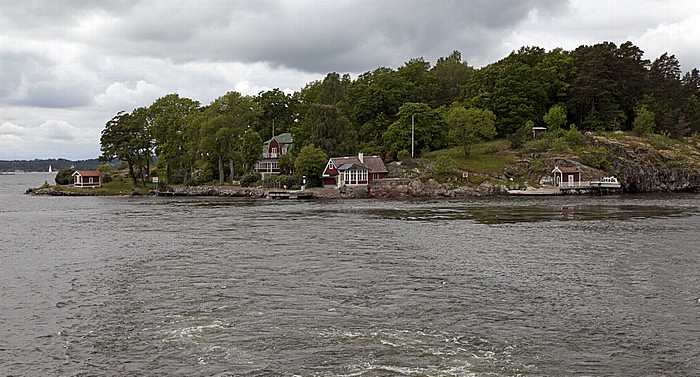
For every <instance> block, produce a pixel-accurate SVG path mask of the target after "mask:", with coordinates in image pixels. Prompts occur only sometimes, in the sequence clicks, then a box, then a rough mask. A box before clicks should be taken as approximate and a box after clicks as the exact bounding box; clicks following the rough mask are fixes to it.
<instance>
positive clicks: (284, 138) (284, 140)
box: [270, 132, 294, 144]
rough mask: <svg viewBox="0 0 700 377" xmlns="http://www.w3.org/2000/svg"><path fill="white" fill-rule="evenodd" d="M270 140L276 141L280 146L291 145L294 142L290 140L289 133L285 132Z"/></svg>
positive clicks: (290, 135)
mask: <svg viewBox="0 0 700 377" xmlns="http://www.w3.org/2000/svg"><path fill="white" fill-rule="evenodd" d="M272 139H275V140H277V142H278V143H280V144H291V143H293V142H294V141H293V140H292V134H290V133H289V132H285V133H282V134H279V135H277V136H275V137H273V138H272ZM272 139H270V141H271V140H272Z"/></svg>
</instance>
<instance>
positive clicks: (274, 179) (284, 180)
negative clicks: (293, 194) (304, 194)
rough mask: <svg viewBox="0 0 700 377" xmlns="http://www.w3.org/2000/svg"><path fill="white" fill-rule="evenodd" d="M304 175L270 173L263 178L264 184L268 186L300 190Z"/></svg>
mask: <svg viewBox="0 0 700 377" xmlns="http://www.w3.org/2000/svg"><path fill="white" fill-rule="evenodd" d="M301 182H302V177H301V176H298V175H268V176H267V177H265V179H263V181H262V185H263V187H266V188H280V189H282V188H285V187H286V188H287V189H288V190H298V189H300V188H301Z"/></svg>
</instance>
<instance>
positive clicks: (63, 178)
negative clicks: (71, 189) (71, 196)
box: [55, 169, 75, 185]
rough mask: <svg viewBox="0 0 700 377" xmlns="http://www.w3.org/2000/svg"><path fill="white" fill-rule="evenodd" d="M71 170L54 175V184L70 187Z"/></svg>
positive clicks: (71, 182) (71, 179)
mask: <svg viewBox="0 0 700 377" xmlns="http://www.w3.org/2000/svg"><path fill="white" fill-rule="evenodd" d="M73 173H75V171H74V170H73V169H63V170H59V171H58V173H56V178H55V180H56V184H57V185H70V184H73Z"/></svg>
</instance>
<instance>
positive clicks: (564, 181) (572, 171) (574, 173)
mask: <svg viewBox="0 0 700 377" xmlns="http://www.w3.org/2000/svg"><path fill="white" fill-rule="evenodd" d="M581 173H582V172H581V168H579V167H578V166H562V167H559V166H555V167H554V170H552V174H553V175H554V177H553V178H554V185H555V186H557V187H577V186H580V185H581V182H582V179H581Z"/></svg>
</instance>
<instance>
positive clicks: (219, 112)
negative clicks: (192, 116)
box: [201, 92, 262, 184]
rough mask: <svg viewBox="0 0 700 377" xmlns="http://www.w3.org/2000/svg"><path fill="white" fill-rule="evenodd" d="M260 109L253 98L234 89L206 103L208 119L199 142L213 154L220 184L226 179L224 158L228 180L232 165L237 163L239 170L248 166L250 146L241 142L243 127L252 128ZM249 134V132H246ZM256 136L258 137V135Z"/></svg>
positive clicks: (232, 169) (251, 129) (243, 133)
mask: <svg viewBox="0 0 700 377" xmlns="http://www.w3.org/2000/svg"><path fill="white" fill-rule="evenodd" d="M261 113H262V110H261V109H260V107H259V106H258V104H257V103H256V102H255V101H254V99H253V98H251V97H248V96H243V95H241V94H240V93H238V92H228V93H226V94H224V95H223V96H221V97H219V98H217V99H215V100H214V101H213V102H212V103H211V105H209V106H208V107H207V109H206V114H207V117H208V121H207V122H206V123H205V129H206V131H205V132H204V135H205V136H204V137H203V139H202V145H201V146H202V147H203V148H207V147H208V148H209V150H210V152H211V153H213V154H216V156H217V162H218V164H217V165H218V171H219V183H220V184H223V183H224V181H225V180H226V178H225V176H226V173H225V172H224V162H225V161H228V167H229V178H230V181H231V182H233V181H234V177H235V166H236V165H240V167H241V170H242V171H245V170H247V168H248V167H249V166H250V163H249V162H248V158H249V156H248V154H247V153H249V151H248V149H247V148H249V147H250V146H249V145H244V143H243V139H244V135H245V133H246V131H247V130H250V131H252V132H254V128H255V127H254V125H255V124H256V123H257V121H258V119H259V116H260V114H261ZM256 134H257V133H256ZM252 136H253V134H250V135H249V137H252ZM257 137H258V139H259V138H260V135H257ZM249 142H250V141H249ZM261 144H262V142H260V143H259V144H258V148H257V153H259V151H260V145H261Z"/></svg>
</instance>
